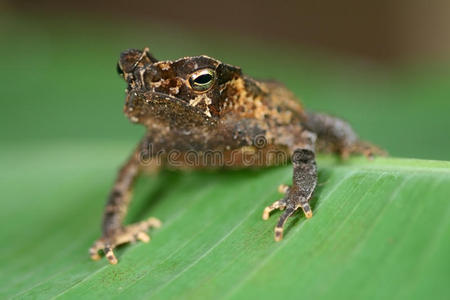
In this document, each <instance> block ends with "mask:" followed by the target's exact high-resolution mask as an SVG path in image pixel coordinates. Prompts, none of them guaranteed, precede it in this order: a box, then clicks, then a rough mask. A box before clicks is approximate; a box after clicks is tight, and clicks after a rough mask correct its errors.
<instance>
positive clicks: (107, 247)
mask: <svg viewBox="0 0 450 300" xmlns="http://www.w3.org/2000/svg"><path fill="white" fill-rule="evenodd" d="M140 154H141V147H138V148H137V150H136V151H135V152H134V153H133V155H132V156H131V157H130V159H129V160H128V161H127V163H126V164H125V165H124V166H123V167H122V169H121V170H120V172H119V175H118V177H117V179H116V182H115V184H114V187H113V189H112V191H111V193H110V195H109V198H108V202H107V203H106V207H105V212H104V215H103V224H102V231H103V235H102V237H101V238H99V239H98V240H97V241H96V242H95V243H94V245H93V246H92V247H91V248H90V249H89V254H90V256H91V258H92V259H94V260H97V259H100V255H99V251H101V250H103V253H104V254H105V256H106V258H107V259H108V260H109V262H110V263H111V264H116V263H117V258H116V256H115V255H114V252H113V250H114V248H116V247H117V246H119V245H121V244H125V243H129V242H135V241H137V240H140V241H143V242H148V241H150V237H149V236H148V234H147V230H148V229H149V228H151V227H155V228H158V227H160V226H161V222H160V221H159V220H158V219H156V218H149V219H147V220H145V221H142V222H138V223H134V224H131V225H127V226H124V225H123V220H124V218H125V215H126V214H127V210H128V206H129V204H130V201H131V189H132V186H133V184H134V182H135V180H136V178H137V176H138V175H139V173H140V170H141V164H140Z"/></svg>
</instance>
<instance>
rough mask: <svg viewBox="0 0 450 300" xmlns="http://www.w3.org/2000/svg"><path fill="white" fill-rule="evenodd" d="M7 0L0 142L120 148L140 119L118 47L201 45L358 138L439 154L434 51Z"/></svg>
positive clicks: (445, 71)
mask: <svg viewBox="0 0 450 300" xmlns="http://www.w3.org/2000/svg"><path fill="white" fill-rule="evenodd" d="M45 2H50V3H52V1H44V3H45ZM19 3H20V2H19ZM93 3H96V2H93ZM17 6H18V8H17V7H15V6H13V5H9V6H8V5H4V8H5V9H6V12H4V13H3V14H2V17H1V21H0V22H1V23H0V26H1V29H0V30H1V35H0V43H1V50H0V51H1V53H0V54H1V56H0V57H1V58H0V64H1V66H2V72H1V74H0V76H1V93H2V96H1V97H2V109H1V110H0V122H1V125H2V126H1V128H2V130H1V133H0V134H1V135H0V139H1V141H2V143H3V144H5V145H15V144H17V143H26V144H29V143H35V142H37V143H45V142H46V141H49V140H69V141H73V140H78V139H83V140H86V139H89V140H117V139H121V140H127V141H128V140H129V141H130V148H131V147H132V144H134V143H135V142H136V141H137V140H138V138H139V136H141V135H142V133H143V128H140V127H139V126H135V125H132V124H130V123H129V122H128V121H127V120H126V118H125V117H124V116H123V115H122V105H123V101H124V96H125V95H124V88H125V83H124V82H122V81H121V79H120V78H119V76H118V75H117V74H116V71H115V64H116V61H117V59H118V55H119V53H120V52H121V51H123V50H124V49H127V48H133V47H134V48H143V47H145V46H148V47H150V50H151V52H152V53H153V54H154V55H155V56H156V57H157V58H159V59H175V58H178V57H181V56H188V55H198V54H207V55H210V56H213V57H216V58H218V59H220V60H222V61H224V62H227V63H230V64H235V65H238V66H241V67H242V68H243V70H244V72H246V73H247V74H249V75H251V76H254V77H257V78H274V79H277V80H279V81H281V82H284V83H285V84H286V85H287V86H288V87H289V88H290V89H292V90H293V91H294V93H295V94H296V95H297V96H298V97H299V98H301V99H302V101H303V102H304V104H305V106H306V107H307V108H309V109H311V110H317V111H324V112H328V113H331V114H334V115H337V116H340V117H342V118H344V119H347V120H348V121H350V123H351V124H352V125H353V126H354V128H355V129H356V131H357V132H358V133H359V134H360V135H361V137H362V138H364V139H367V140H370V141H373V142H375V143H377V144H379V145H381V146H382V147H384V148H386V149H387V150H388V151H389V153H390V154H391V155H393V156H398V157H415V158H426V159H439V160H448V159H450V136H449V132H448V131H449V129H450V116H449V113H450V84H449V83H450V60H449V59H447V58H445V56H444V57H443V58H439V59H436V57H441V56H442V55H441V56H437V55H434V56H433V55H431V56H430V55H425V54H424V53H418V54H416V55H415V56H414V58H413V59H412V58H410V56H411V54H406V52H405V56H404V57H403V56H399V55H398V54H397V53H398V51H396V52H395V53H396V54H395V55H394V54H392V55H387V54H385V56H386V57H383V56H381V55H375V54H374V55H371V54H370V52H368V53H366V54H365V55H363V54H364V53H365V52H363V53H362V54H361V53H359V54H358V55H356V54H354V53H352V50H351V49H350V50H348V51H347V52H346V55H342V52H343V50H340V51H337V50H335V49H334V48H332V47H329V48H326V47H324V46H323V47H316V48H314V46H313V45H311V43H309V44H308V43H306V42H305V43H306V44H302V43H300V42H299V41H296V40H295V39H294V38H292V39H291V40H289V39H287V38H280V39H279V40H276V39H275V37H274V35H273V34H272V35H269V36H268V37H267V38H266V39H263V38H261V33H260V34H259V35H257V36H256V37H254V35H253V34H251V33H249V31H246V30H242V32H243V33H241V34H240V35H239V34H237V32H240V31H239V30H236V29H235V28H234V27H233V29H232V30H230V31H229V32H227V30H224V29H217V30H216V31H215V30H214V28H215V27H214V26H211V28H210V27H206V26H198V25H199V24H197V23H196V24H197V26H195V25H192V26H190V27H189V26H188V25H189V23H188V24H187V25H186V24H185V23H183V20H181V21H179V22H175V21H172V20H170V19H168V20H159V19H157V18H156V19H155V18H152V15H149V16H147V18H145V17H144V16H142V15H138V17H135V18H133V17H131V16H130V15H125V16H123V14H121V13H118V12H110V13H109V14H108V12H103V13H102V14H101V13H99V12H95V11H94V12H90V13H89V11H88V10H87V9H86V10H85V11H83V13H76V11H75V12H74V11H72V10H68V9H67V8H65V7H62V8H60V11H58V10H57V8H58V6H56V8H55V7H53V11H52V10H51V9H48V10H47V9H43V10H45V11H42V10H40V11H38V12H36V11H35V10H36V8H35V10H31V9H28V10H27V9H25V8H23V9H21V6H20V5H17ZM81 7H83V6H81ZM112 7H114V6H112ZM44 8H46V7H45V6H44ZM85 8H87V6H86V7H85ZM199 19H200V21H199V22H200V25H202V24H201V20H202V19H201V18H199ZM319 20H320V19H319ZM272 21H273V22H274V24H275V23H277V21H275V20H272ZM278 22H280V20H278ZM244 23H245V22H244ZM249 25H251V24H249ZM300 25H301V24H299V27H300ZM331 25H332V24H331ZM330 27H332V26H330ZM253 30H257V28H256V29H255V28H253ZM440 30H445V28H441V29H440ZM324 38H325V37H324ZM343 38H344V37H343ZM374 38H376V36H374ZM333 39H335V38H333ZM355 44H356V45H358V41H357V40H355V41H353V45H355ZM369 46H371V45H369ZM348 47H350V48H351V47H352V45H348ZM354 47H357V46H354ZM358 47H360V46H358ZM381 48H383V49H389V47H388V46H387V45H386V46H384V45H383V47H381ZM356 49H357V48H356ZM383 49H380V51H379V52H381V53H384V52H385V50H383ZM443 50H444V49H443ZM355 51H356V50H355ZM355 51H353V52H355ZM344 52H345V51H344ZM449 53H450V52H449ZM380 56H381V58H380ZM433 57H434V58H435V59H432V58H433Z"/></svg>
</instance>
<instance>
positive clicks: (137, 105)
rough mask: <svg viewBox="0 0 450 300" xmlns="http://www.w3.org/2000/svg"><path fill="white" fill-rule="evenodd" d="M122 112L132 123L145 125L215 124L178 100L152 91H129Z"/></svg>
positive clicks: (198, 110)
mask: <svg viewBox="0 0 450 300" xmlns="http://www.w3.org/2000/svg"><path fill="white" fill-rule="evenodd" d="M124 112H125V114H126V115H127V116H128V118H129V119H130V121H132V122H133V123H141V124H145V125H151V124H152V123H155V122H161V123H169V124H172V125H176V126H184V127H186V126H189V127H190V126H200V125H206V124H208V125H211V123H215V122H216V120H215V118H213V117H210V116H207V115H206V114H205V113H204V112H203V111H202V110H200V109H198V108H197V107H194V106H191V105H189V104H188V103H187V102H186V101H184V100H182V99H180V98H177V97H174V96H171V95H167V94H163V93H158V92H153V91H146V92H142V91H137V90H132V91H130V92H129V93H128V96H127V99H126V102H125V107H124Z"/></svg>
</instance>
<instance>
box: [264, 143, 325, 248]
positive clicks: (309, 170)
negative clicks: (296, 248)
mask: <svg viewBox="0 0 450 300" xmlns="http://www.w3.org/2000/svg"><path fill="white" fill-rule="evenodd" d="M292 164H293V165H294V175H293V180H292V186H291V187H287V186H281V189H280V190H281V191H282V192H284V193H285V196H284V198H282V199H281V200H278V201H276V202H274V203H273V204H272V205H271V206H268V207H266V208H265V209H264V213H263V219H264V220H267V219H268V218H269V214H270V212H271V211H273V210H275V209H284V208H286V210H285V211H284V213H283V214H282V215H281V217H280V219H279V220H278V224H277V225H276V227H275V241H277V242H278V241H280V240H281V239H282V238H283V231H284V224H285V223H286V221H287V219H288V218H289V217H291V216H292V215H293V214H294V212H295V211H296V210H297V209H298V208H302V210H303V212H304V214H305V216H306V217H307V218H311V217H312V210H311V206H310V205H309V200H310V199H311V196H312V194H313V192H314V190H315V188H316V185H317V167H316V161H315V155H314V152H313V151H312V150H310V149H297V150H295V151H294V154H293V155H292Z"/></svg>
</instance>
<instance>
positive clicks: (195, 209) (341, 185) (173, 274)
mask: <svg viewBox="0 0 450 300" xmlns="http://www.w3.org/2000/svg"><path fill="white" fill-rule="evenodd" d="M23 146H24V147H14V148H8V147H5V148H4V149H3V150H2V153H3V154H2V156H1V159H0V161H1V164H2V166H4V167H5V169H4V170H8V172H7V174H5V173H3V174H2V175H1V176H2V177H1V178H0V179H1V183H0V188H1V190H2V193H3V194H2V195H3V197H5V198H14V199H15V201H9V202H6V203H4V205H5V207H3V209H2V211H1V218H0V222H1V223H0V225H1V227H2V231H1V238H2V241H3V245H4V246H3V247H2V248H1V249H0V257H1V260H2V261H1V273H0V282H1V283H2V285H1V290H0V298H9V297H12V298H41V299H48V298H53V297H61V298H69V299H80V298H86V297H88V298H98V297H102V298H105V297H108V298H110V297H112V298H122V297H127V298H128V297H130V298H152V299H179V298H184V299H199V298H200V299H279V298H281V299H284V298H287V299H289V298H296V299H298V298H305V299H312V298H317V297H322V298H330V299H331V298H333V299H347V298H349V297H351V298H358V299H369V298H378V299H384V298H390V299H392V298H401V299H412V298H415V299H423V298H425V297H430V296H432V298H433V299H443V298H445V297H446V296H448V293H449V291H450V290H449V286H448V282H447V281H448V278H449V275H450V272H449V270H450V265H449V261H450V259H449V255H450V243H449V236H450V226H449V221H450V205H449V198H448V195H449V194H450V163H448V162H439V161H420V160H406V159H395V158H377V159H375V160H374V161H367V160H366V159H364V158H351V159H350V160H348V161H346V162H340V161H338V160H336V159H334V158H333V157H329V156H323V157H319V160H318V164H319V170H320V173H319V187H318V189H317V191H316V193H315V195H314V199H313V201H312V203H313V210H314V216H313V218H312V219H309V220H306V219H305V218H304V216H303V215H302V214H301V213H299V214H297V215H296V216H295V218H292V219H290V221H289V222H288V224H287V232H286V233H285V238H284V240H283V241H281V242H279V243H275V242H274V240H273V227H274V225H275V223H276V221H277V218H278V216H279V213H274V214H273V215H272V216H271V218H270V219H269V220H268V221H263V220H262V219H261V214H262V210H263V208H264V207H265V206H266V205H268V204H270V203H271V202H273V201H274V200H276V199H277V197H279V195H278V194H277V191H276V190H277V186H278V185H279V184H281V183H289V182H290V180H291V175H292V174H291V173H292V168H291V167H290V166H283V167H276V168H270V169H266V170H260V171H256V170H255V171H239V172H237V171H225V172H191V173H179V172H169V171H165V172H163V173H161V174H160V175H159V176H150V177H142V178H140V180H139V182H138V185H137V189H136V194H135V198H134V199H135V201H134V205H133V209H132V210H131V212H130V220H129V221H130V222H132V221H137V220H140V219H143V218H145V217H147V216H157V217H159V218H161V220H162V221H163V222H164V225H163V227H162V228H161V229H158V230H154V231H152V232H151V235H152V241H151V242H150V243H148V244H143V243H138V244H134V245H128V246H125V247H122V248H120V249H119V250H118V252H117V255H118V258H119V264H118V265H115V266H112V265H109V264H108V263H107V261H106V260H105V259H102V260H101V261H98V262H94V261H91V260H90V259H89V257H88V253H87V249H88V248H89V246H90V245H91V243H92V242H93V241H94V240H95V239H96V238H97V237H98V236H99V235H100V231H99V223H100V220H101V214H102V207H103V203H104V199H105V197H106V195H107V193H108V190H109V188H110V187H111V184H112V181H113V179H114V175H115V170H116V168H117V166H118V164H119V163H120V160H121V159H124V158H125V157H126V155H127V154H128V151H129V150H130V149H131V148H132V147H131V145H129V144H128V143H84V144H82V143H77V144H71V143H54V144H46V145H45V146H36V147H29V145H26V144H24V145H23ZM5 157H8V159H5ZM5 246H6V247H5Z"/></svg>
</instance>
